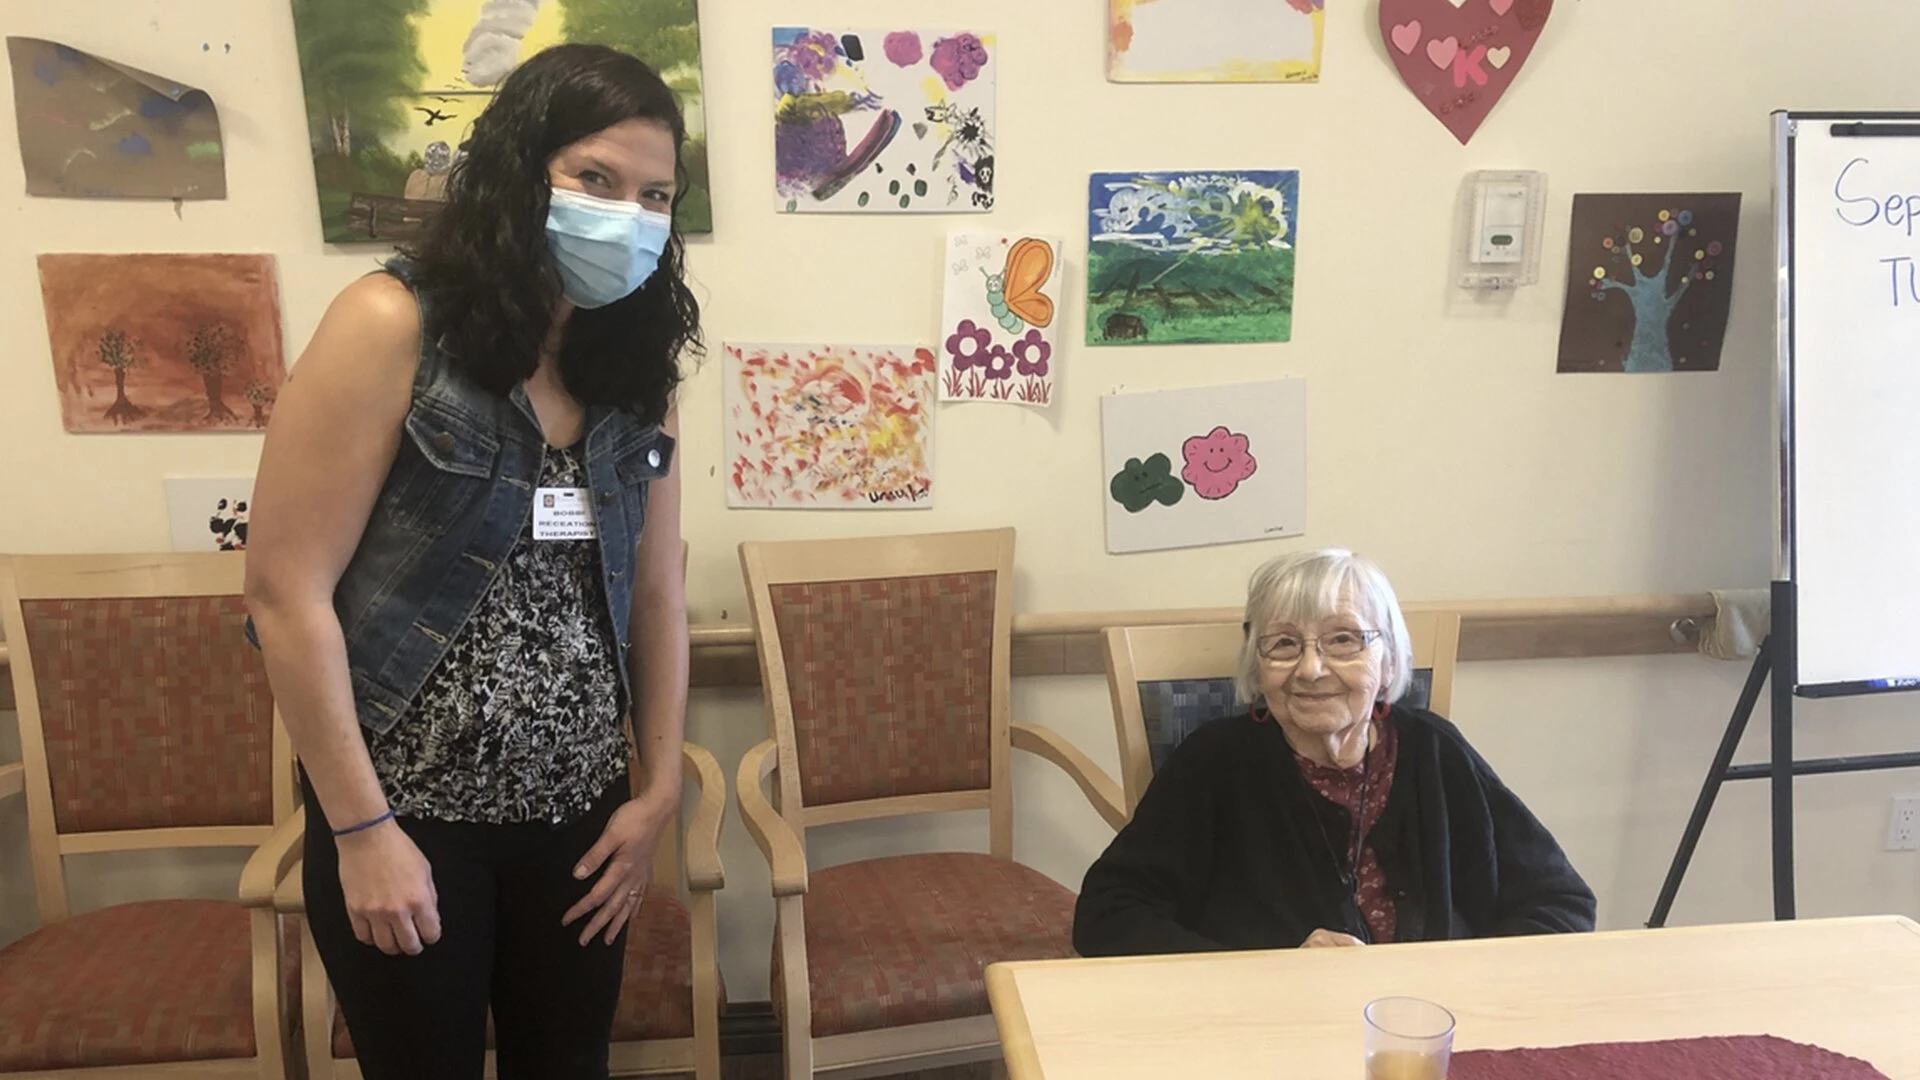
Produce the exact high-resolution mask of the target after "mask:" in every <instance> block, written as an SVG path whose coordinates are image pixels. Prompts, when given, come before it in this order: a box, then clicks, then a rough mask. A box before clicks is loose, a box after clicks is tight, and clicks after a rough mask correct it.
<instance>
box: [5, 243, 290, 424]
mask: <svg viewBox="0 0 1920 1080" xmlns="http://www.w3.org/2000/svg"><path fill="white" fill-rule="evenodd" d="M39 262H40V293H41V297H42V299H43V300H44V302H45V305H46V314H47V336H48V339H49V341H50V342H51V344H52V346H53V377H54V382H55V384H56V385H57V386H58V387H59V390H60V408H61V415H62V419H63V420H64V421H65V423H66V428H67V430H68V431H71V432H75V433H78V434H87V433H92V432H116V431H145V432H152V431H186V432H202V431H258V430H261V429H263V428H265V427H266V426H267V420H268V418H269V417H270V416H271V415H272V411H273V402H274V399H275V398H277V397H278V396H279V393H280V385H281V383H283V382H285V381H286V377H287V365H286V354H285V352H284V351H283V349H282V346H281V341H280V290H279V286H278V285H277V284H276V283H275V281H274V269H273V256H271V255H42V256H40V259H39Z"/></svg>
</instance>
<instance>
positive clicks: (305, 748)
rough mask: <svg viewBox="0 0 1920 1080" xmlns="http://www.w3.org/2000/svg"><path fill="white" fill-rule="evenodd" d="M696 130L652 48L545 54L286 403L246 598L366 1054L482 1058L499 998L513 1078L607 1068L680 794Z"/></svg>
mask: <svg viewBox="0 0 1920 1080" xmlns="http://www.w3.org/2000/svg"><path fill="white" fill-rule="evenodd" d="M684 134H685V127H684V125H683V123H682V120H681V116H680V111H679V108H678V107H677V105H676V104H675V102H674V98H673V95H672V93H671V91H669V90H668V88H667V86H666V84H665V83H664V82H662V81H661V79H660V77H659V76H658V75H656V74H655V73H654V72H653V71H651V70H649V69H648V68H647V67H646V65H644V64H642V63H641V62H640V61H638V60H636V59H634V58H633V57H631V56H628V55H626V54H624V53H620V52H617V51H615V50H612V49H608V48H604V47H600V46H590V45H564V46H558V47H555V48H552V49H548V50H546V51H544V52H542V53H540V54H539V55H537V56H535V57H533V58H532V59H530V60H528V61H527V62H526V63H525V64H523V65H521V67H520V68H519V69H518V70H517V71H515V72H514V74H513V75H512V76H510V77H509V78H508V79H507V80H506V82H505V83H504V84H502V85H501V87H500V91H499V94H498V96H497V97H496V98H495V100H494V102H493V103H492V105H491V106H489V107H488V109H487V110H486V112H485V113H484V114H482V115H481V117H480V119H479V121H478V123H477V124H476V125H475V127H474V131H473V137H472V140H471V142H470V143H469V144H468V145H467V147H466V150H467V155H466V158H465V161H464V162H463V163H462V164H461V165H460V166H458V167H457V168H456V169H455V170H454V172H453V174H452V176H451V177H450V181H449V183H448V185H447V192H446V196H447V198H446V206H445V208H444V210H442V211H441V212H440V213H439V214H438V215H437V216H436V217H435V218H434V219H433V222H432V224H431V225H430V226H429V227H428V230H427V232H426V235H425V236H424V237H423V238H422V239H421V241H420V242H419V244H418V245H417V247H416V248H415V249H413V250H412V251H410V252H408V254H407V255H406V257H404V258H400V259H396V260H394V261H393V262H392V263H390V264H388V266H387V267H386V270H385V272H383V273H378V274H374V275H371V276H368V277H365V278H362V279H360V280H359V281H357V282H355V283H354V284H352V285H350V286H348V287H347V289H346V290H345V291H343V292H342V293H341V294H340V296H339V297H338V298H337V299H336V300H335V301H334V303H333V306H332V307H331V308H330V309H329V310H328V311H327V314H326V317H325V318H324V319H323V320H322V321H321V324H320V328H319V329H318V330H317V331H316V332H315V333H314V336H313V340H312V342H311V343H310V344H309V345H308V347H307V351H306V353H305V354H304V355H303V356H302V357H301V359H300V362H299V364H298V366H297V369H296V372H295V378H293V380H292V381H291V382H290V383H289V384H288V386H287V387H286V389H285V392H284V393H283V395H282V396H281V398H280V401H279V404H278V407H277V408H276V410H275V413H274V417H273V422H272V424H271V426H270V427H269V429H268V432H267V440H266V447H265V450H264V452H263V454H262V457H261V462H260V472H259V477H258V481H257V486H256V489H255V500H256V501H255V508H254V514H253V522H252V536H251V537H250V538H249V539H250V541H251V542H250V544H249V551H248V558H247V606H248V610H249V612H250V613H251V614H252V617H253V627H254V631H255V634H256V635H257V640H258V643H259V645H260V647H261V648H262V649H263V650H264V653H265V658H266V663H267V671H268V675H269V677H270V679H271V681H272V685H273V690H274V694H275V698H276V701H277V703H278V704H279V707H280V710H281V713H282V715H283V716H284V717H285V719H286V723H287V727H288V730H289V732H290V733H291V735H292V737H293V742H294V747H295V749H296V750H297V752H298V753H299V756H300V762H301V765H302V768H303V785H304V787H305V794H306V798H307V800H308V802H307V815H308V816H307V842H306V868H305V882H306V903H307V915H308V919H309V921H310V923H311V926H312V932H313V935H314V939H315V942H316V943H317V944H318V946H319V950H320V955H321V958H322V959H323V960H324V961H325V963H326V967H327V974H328V976H329V977H330V978H331V980H332V982H333V986H334V989H335V991H336V993H337V995H338V998H339V1001H340V1007H341V1010H342V1012H343V1013H344V1014H345V1017H346V1022H347V1029H348V1031H349V1033H350V1034H351V1035H352V1038H353V1043H354V1049H355V1051H356V1053H357V1054H358V1057H359V1062H360V1067H361V1069H362V1072H363V1073H364V1075H365V1076H366V1077H367V1078H368V1080H386V1078H407V1080H421V1078H438V1077H446V1078H459V1080H477V1078H478V1077H479V1076H480V1075H481V1069H482V1064H483V1058H484V1055H485V1050H486V1027H487V1015H488V1011H489V1009H491V1011H492V1015H493V1020H494V1025H495V1028H496V1039H495V1041H496V1046H497V1049H498V1067H499V1076H500V1077H501V1080H515V1078H530V1077H539V1078H542V1080H547V1078H573V1077H604V1076H606V1075H607V1045H608V1042H609V1039H610V1035H611V1029H612V1024H613V1015H614V1009H615V1005H616V1002H617V999H618V996H619V989H620V977H621V966H622V965H621V961H622V956H623V952H624V939H625V931H626V928H627V925H628V921H629V920H630V919H631V917H632V916H633V914H634V912H635V911H636V910H637V909H638V907H639V905H640V902H641V899H642V896H643V894H644V891H645V889H646V884H647V881H648V878H649V875H650V873H651V870H652V866H653V852H654V848H655V845H656V843H657V842H658V840H659V837H660V831H661V829H662V828H664V827H666V825H667V823H668V822H669V820H670V819H671V818H672V816H673V814H674V813H675V811H676V810H677V809H678V807H679V798H680V744H681V738H682V732H683V729H684V725H685V716H686V693H687V626H686V598H685V593H684V591H683V588H682V577H681V553H680V474H679V471H678V470H676V469H674V468H673V467H672V463H673V451H674V436H675V432H676V427H675V417H674V413H673V392H674V388H675V387H676V385H677V384H678V383H679V379H680V371H679V358H680V355H681V353H682V352H683V351H687V350H695V351H697V350H698V348H699V345H700V336H699V309H698V306H697V305H696V304H695V302H694V299H693V297H692V295H691V293H690V292H689V291H688V289H687V287H686V285H685V284H684V282H683V281H682V278H681V273H682V271H681V255H682V245H681V240H680V237H679V235H678V234H677V233H675V232H674V230H673V225H672V218H671V216H670V215H671V213H672V208H673V201H674V195H675V193H676V191H677V187H676V183H675V181H676V175H677V173H678V167H677V166H678V158H679V150H680V145H681V142H682V140H683V138H684ZM629 718H630V719H631V723H632V737H633V741H632V744H631V746H630V745H629V741H628V721H629ZM630 751H631V752H632V753H634V754H635V755H636V757H637V761H638V763H639V770H640V775H639V776H637V777H634V778H633V780H634V781H635V783H634V784H633V788H634V789H637V790H638V791H639V794H638V795H637V796H635V797H629V791H630V789H629V777H628V760H629V753H630Z"/></svg>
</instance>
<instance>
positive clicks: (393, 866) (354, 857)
mask: <svg viewBox="0 0 1920 1080" xmlns="http://www.w3.org/2000/svg"><path fill="white" fill-rule="evenodd" d="M335 844H336V847H337V849H338V850H339V852H340V891H341V892H342V893H344V894H345V895H346V900H347V917H348V918H350V919H352V920H353V936H354V937H356V938H359V939H360V943H361V944H362V945H372V946H375V947H377V948H378V949H379V950H380V951H381V952H383V953H386V954H387V955H388V956H398V955H400V954H401V953H405V954H407V955H408V956H418V955H420V950H421V949H423V948H425V947H426V946H428V945H431V944H433V943H434V942H436V941H439V940H440V894H439V893H438V892H436V891H435V890H434V887H433V866H432V864H430V863H428V862H427V857H426V856H425V855H422V854H420V849H419V848H418V847H416V846H415V845H414V842H413V838H412V837H410V836H408V835H407V834H406V833H405V832H404V831H403V830H402V829H401V828H400V826H399V825H398V824H396V823H395V822H393V821H387V822H384V823H382V824H379V825H375V826H374V827H373V828H371V829H368V830H366V831H365V832H359V833H354V834H352V835H350V836H343V837H341V838H340V839H339V840H337V841H336V842H335Z"/></svg>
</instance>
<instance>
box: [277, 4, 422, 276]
mask: <svg viewBox="0 0 1920 1080" xmlns="http://www.w3.org/2000/svg"><path fill="white" fill-rule="evenodd" d="M430 3H431V0H293V20H294V29H295V31H296V33H295V38H296V40H297V41H298V43H299V50H300V76H301V79H302V80H303V81H304V83H305V86H306V99H307V130H308V135H309V138H310V139H311V142H312V144H313V168H314V178H315V179H316V180H317V181H318V182H319V186H320V203H321V214H322V217H323V218H324V219H326V224H327V235H328V236H329V237H330V238H336V239H337V238H339V237H337V236H336V234H335V222H336V220H337V219H339V218H343V217H344V215H345V213H346V207H347V202H348V200H349V199H351V198H352V196H353V193H354V192H356V191H369V190H383V189H384V188H385V187H387V186H389V184H390V182H391V178H390V177H387V176H386V175H385V174H386V173H388V172H390V171H391V169H390V168H382V166H388V165H391V164H392V162H391V161H390V160H381V159H382V158H383V157H384V158H385V159H392V158H393V156H394V155H393V153H392V152H391V151H389V150H388V149H387V148H386V147H385V146H384V145H383V144H382V142H381V140H382V139H383V138H384V137H385V136H388V135H394V134H398V133H400V132H404V131H405V130H407V124H408V117H409V113H408V111H407V110H408V108H409V107H410V105H411V102H412V96H413V95H415V94H417V93H419V91H420V83H421V80H422V79H424V78H425V77H426V74H427V68H426V64H425V63H424V62H422V61H421V59H420V40H419V39H420V35H419V33H418V32H417V31H416V30H415V29H414V25H413V23H412V21H411V20H412V18H413V17H414V16H416V15H422V14H425V13H426V11H427V8H428V7H429V5H430ZM370 172H371V173H374V174H376V176H375V177H370V176H369V175H368V174H369V173H370ZM402 175H403V178H404V174H402ZM381 180H386V181H388V183H381V182H380V181H381Z"/></svg>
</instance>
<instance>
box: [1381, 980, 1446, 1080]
mask: <svg viewBox="0 0 1920 1080" xmlns="http://www.w3.org/2000/svg"><path fill="white" fill-rule="evenodd" d="M1365 1015H1366V1018H1367V1080H1447V1059H1448V1058H1450V1057H1451V1056H1452V1055H1453V1014H1452V1013H1450V1012H1448V1011H1447V1010H1445V1009H1443V1008H1441V1007H1440V1006H1438V1005H1435V1004H1434V1003H1433V1002H1431V1001H1422V1000H1421V999H1419V998H1411V997H1390V998H1381V999H1380V1000H1378V1001H1373V1002H1369V1003H1368V1004H1367V1008H1366V1012H1365Z"/></svg>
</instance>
